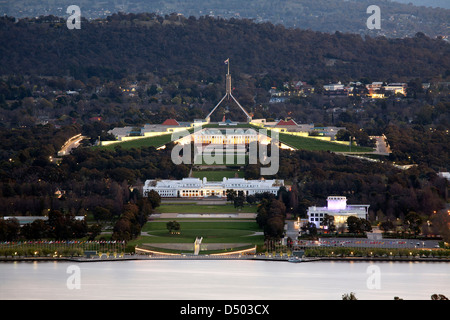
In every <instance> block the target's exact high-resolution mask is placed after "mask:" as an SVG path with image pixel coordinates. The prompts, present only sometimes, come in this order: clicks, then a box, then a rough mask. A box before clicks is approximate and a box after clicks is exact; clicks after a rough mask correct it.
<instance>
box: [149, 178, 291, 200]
mask: <svg viewBox="0 0 450 320" xmlns="http://www.w3.org/2000/svg"><path fill="white" fill-rule="evenodd" d="M283 185H284V181H283V180H245V179H242V178H223V180H222V181H211V182H208V181H207V179H206V178H203V180H201V179H199V178H183V179H182V180H147V181H145V184H144V188H143V195H144V197H145V196H147V194H148V192H150V191H151V190H154V191H156V192H158V194H159V195H160V196H161V198H205V197H211V196H213V197H218V198H226V197H227V195H226V191H227V190H228V189H232V190H235V191H243V192H244V194H245V195H246V196H247V195H254V194H257V193H264V192H270V193H273V194H274V195H276V194H277V192H278V190H279V189H280V187H281V186H283Z"/></svg>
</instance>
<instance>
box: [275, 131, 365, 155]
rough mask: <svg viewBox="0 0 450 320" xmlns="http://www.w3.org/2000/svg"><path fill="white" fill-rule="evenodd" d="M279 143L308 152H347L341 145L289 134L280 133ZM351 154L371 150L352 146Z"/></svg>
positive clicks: (348, 149) (345, 147)
mask: <svg viewBox="0 0 450 320" xmlns="http://www.w3.org/2000/svg"><path fill="white" fill-rule="evenodd" d="M280 141H281V142H283V143H285V144H287V145H289V146H291V147H294V148H296V149H303V150H310V151H334V152H349V151H350V148H349V146H348V145H341V144H337V143H333V142H329V141H322V140H318V139H314V138H306V137H299V136H293V135H289V134H284V133H280ZM351 151H352V152H372V151H373V149H372V148H367V147H358V146H352V148H351Z"/></svg>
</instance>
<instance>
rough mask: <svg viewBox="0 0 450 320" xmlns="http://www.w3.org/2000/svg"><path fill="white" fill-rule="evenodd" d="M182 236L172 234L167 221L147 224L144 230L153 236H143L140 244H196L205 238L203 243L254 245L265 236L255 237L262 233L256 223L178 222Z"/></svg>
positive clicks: (261, 241)
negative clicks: (195, 242) (257, 233)
mask: <svg viewBox="0 0 450 320" xmlns="http://www.w3.org/2000/svg"><path fill="white" fill-rule="evenodd" d="M178 222H179V223H180V226H181V229H180V234H170V233H169V231H168V230H167V227H166V223H167V221H158V220H156V221H151V222H147V223H146V224H145V225H144V227H143V228H142V231H143V232H147V233H148V234H149V235H151V236H142V237H140V238H142V239H140V240H139V242H140V243H150V244H151V243H194V241H195V238H196V237H203V240H202V243H254V244H261V243H263V242H264V236H262V235H253V234H254V233H255V232H258V231H261V230H260V229H259V226H258V224H257V223H256V222H254V221H233V220H229V221H207V222H203V221H178Z"/></svg>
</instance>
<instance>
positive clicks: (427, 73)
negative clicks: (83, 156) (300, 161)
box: [0, 14, 450, 81]
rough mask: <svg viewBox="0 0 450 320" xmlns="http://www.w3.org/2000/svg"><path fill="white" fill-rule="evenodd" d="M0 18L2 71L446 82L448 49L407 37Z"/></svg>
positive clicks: (265, 26) (155, 21)
mask: <svg viewBox="0 0 450 320" xmlns="http://www.w3.org/2000/svg"><path fill="white" fill-rule="evenodd" d="M14 20H15V19H14V18H8V17H3V18H0V39H2V41H1V43H0V74H3V75H5V74H13V73H16V74H17V73H18V74H34V75H59V76H61V75H71V76H74V77H76V78H79V79H82V80H83V79H86V78H89V77H91V76H99V77H100V78H108V77H109V78H117V79H119V78H121V77H122V76H123V75H125V74H126V73H139V72H154V73H156V74H165V73H170V72H177V73H178V72H180V73H186V75H187V76H189V77H193V78H195V79H196V80H199V79H207V78H208V77H211V76H213V77H216V76H217V75H220V76H223V73H224V72H225V70H224V64H223V62H224V60H225V59H227V58H230V61H231V62H232V68H233V72H235V73H248V74H283V75H285V76H286V77H289V76H295V77H297V78H299V79H304V80H305V81H314V80H315V79H318V78H320V79H323V80H329V81H335V80H343V81H345V80H351V79H360V78H362V77H369V78H372V79H389V80H392V81H397V80H403V79H405V78H417V77H419V78H422V79H430V78H441V79H442V78H443V79H445V78H448V77H449V76H450V44H449V43H448V42H446V41H444V40H442V39H430V38H428V37H426V36H425V35H424V34H421V33H418V34H417V35H416V36H415V37H413V38H405V39H386V38H383V37H382V38H371V37H366V38H365V39H363V38H361V37H360V36H359V35H354V34H343V33H339V32H336V33H335V34H327V33H321V32H314V31H309V30H299V29H287V28H285V27H283V26H281V25H277V26H275V25H273V24H271V23H262V24H258V23H254V22H252V21H250V20H245V19H239V20H237V19H231V20H224V19H219V18H212V17H201V18H199V19H197V18H194V17H190V18H184V17H182V16H177V15H171V16H166V17H165V18H163V17H160V16H157V15H155V14H139V15H135V14H127V15H124V14H114V15H112V16H110V17H108V18H107V19H104V20H97V21H92V22H88V21H86V20H83V21H82V23H81V29H79V30H77V29H74V30H69V29H68V28H67V26H66V21H65V19H63V18H56V17H54V16H47V17H41V18H39V19H21V20H20V21H19V22H17V23H15V22H14Z"/></svg>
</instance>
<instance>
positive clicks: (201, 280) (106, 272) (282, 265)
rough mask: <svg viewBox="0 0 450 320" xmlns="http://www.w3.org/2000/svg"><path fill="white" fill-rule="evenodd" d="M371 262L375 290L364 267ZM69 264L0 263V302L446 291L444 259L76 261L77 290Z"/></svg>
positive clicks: (422, 295) (413, 295) (449, 279)
mask: <svg viewBox="0 0 450 320" xmlns="http://www.w3.org/2000/svg"><path fill="white" fill-rule="evenodd" d="M373 264H376V266H377V267H378V268H376V270H379V273H380V274H379V278H377V279H379V281H380V283H379V284H380V285H379V287H378V289H373V288H370V287H369V285H368V277H369V276H370V275H371V274H369V273H368V272H367V270H368V269H367V268H368V267H369V266H371V265H373ZM70 265H73V263H70V262H35V263H26V262H14V263H0V288H1V290H0V299H3V300H5V299H67V300H68V299H108V300H111V299H151V300H171V299H187V300H191V299H192V300H194V299H200V300H214V299H225V300H226V299H233V300H235V299H271V300H284V299H286V300H297V299H310V300H315V299H321V300H340V299H341V298H342V294H344V293H349V292H355V293H356V296H357V298H358V299H361V300H369V299H370V300H375V299H387V300H391V299H393V298H394V297H395V296H398V297H401V298H403V299H405V300H407V299H424V300H429V299H430V297H431V295H432V294H434V293H441V294H444V295H446V296H447V297H449V296H450V292H449V288H450V276H449V274H448V263H417V262H377V263H373V262H351V263H349V262H308V263H297V264H293V263H288V262H267V261H234V260H230V261H194V260H189V261H179V260H158V261H122V262H92V263H79V264H76V265H77V266H78V267H79V270H80V274H79V276H80V284H81V286H80V289H70V288H68V285H67V281H68V277H70V276H71V274H68V273H67V270H68V269H67V268H68V267H69V266H70Z"/></svg>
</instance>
